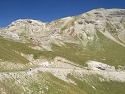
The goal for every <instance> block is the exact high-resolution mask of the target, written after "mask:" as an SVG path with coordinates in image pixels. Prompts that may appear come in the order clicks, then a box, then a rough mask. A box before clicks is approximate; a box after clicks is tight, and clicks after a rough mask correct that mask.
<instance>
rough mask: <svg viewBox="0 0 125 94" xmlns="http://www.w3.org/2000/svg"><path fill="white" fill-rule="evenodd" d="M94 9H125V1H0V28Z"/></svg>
mask: <svg viewBox="0 0 125 94" xmlns="http://www.w3.org/2000/svg"><path fill="white" fill-rule="evenodd" d="M96 8H122V9H125V0H0V27H5V26H7V25H9V24H10V23H11V22H13V21H15V20H18V19H27V18H30V19H34V20H40V21H43V22H50V21H52V20H55V19H59V18H63V17H67V16H74V15H78V14H82V13H84V12H87V11H90V10H92V9H96Z"/></svg>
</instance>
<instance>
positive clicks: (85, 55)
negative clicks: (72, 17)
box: [41, 31, 125, 66]
mask: <svg viewBox="0 0 125 94" xmlns="http://www.w3.org/2000/svg"><path fill="white" fill-rule="evenodd" d="M97 36H98V38H99V39H98V41H94V42H93V43H88V44H87V45H86V47H83V46H82V45H77V44H69V43H66V45H65V46H61V47H60V46H57V45H54V44H53V45H52V49H53V51H42V52H41V54H42V55H43V56H45V57H46V58H49V59H51V58H54V57H56V56H61V57H64V58H66V59H68V60H71V61H73V62H75V63H78V64H81V65H84V64H85V62H86V61H87V60H95V61H100V62H102V63H106V64H109V65H113V66H118V65H125V58H124V56H125V47H123V46H121V45H119V44H118V43H116V42H114V41H113V40H111V39H109V38H107V37H105V36H104V35H103V34H102V33H100V32H99V31H97Z"/></svg>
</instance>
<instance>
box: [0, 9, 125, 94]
mask: <svg viewBox="0 0 125 94" xmlns="http://www.w3.org/2000/svg"><path fill="white" fill-rule="evenodd" d="M0 53H1V54H0V71H1V72H0V84H1V86H0V93H1V94H3V93H5V94H21V93H24V94H59V93H61V94H118V93H120V94H124V93H125V91H124V87H125V72H124V70H125V9H103V8H100V9H94V10H92V11H89V12H86V13H83V14H81V15H77V16H72V17H66V18H61V19H57V20H54V21H52V22H48V23H44V22H41V21H38V20H32V19H19V20H17V21H14V22H12V23H11V24H10V25H9V26H7V27H5V28H2V29H0ZM15 88H16V89H15Z"/></svg>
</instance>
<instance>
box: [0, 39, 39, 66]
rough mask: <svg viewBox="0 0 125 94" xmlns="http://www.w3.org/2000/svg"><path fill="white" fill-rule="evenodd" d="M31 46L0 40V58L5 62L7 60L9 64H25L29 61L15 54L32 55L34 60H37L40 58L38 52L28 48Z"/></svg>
mask: <svg viewBox="0 0 125 94" xmlns="http://www.w3.org/2000/svg"><path fill="white" fill-rule="evenodd" d="M32 45H33V44H30V43H20V42H15V41H12V40H6V39H3V38H0V58H1V59H2V60H5V61H6V60H9V61H11V62H16V63H23V64H26V63H28V62H29V61H28V60H27V59H26V58H24V57H22V56H21V55H20V54H18V53H17V52H19V53H24V54H33V55H34V58H38V57H39V56H40V55H39V53H40V51H38V50H33V49H31V48H30V47H29V46H32ZM15 51H17V52H15Z"/></svg>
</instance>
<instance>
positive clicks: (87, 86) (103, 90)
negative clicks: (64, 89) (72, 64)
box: [67, 74, 125, 94]
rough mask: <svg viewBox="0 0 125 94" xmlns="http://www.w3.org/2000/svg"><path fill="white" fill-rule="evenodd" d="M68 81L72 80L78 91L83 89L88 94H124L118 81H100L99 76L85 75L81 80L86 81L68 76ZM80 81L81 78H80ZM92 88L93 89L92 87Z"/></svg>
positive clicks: (123, 84)
mask: <svg viewBox="0 0 125 94" xmlns="http://www.w3.org/2000/svg"><path fill="white" fill-rule="evenodd" d="M67 77H68V79H71V80H73V81H74V82H75V83H76V84H77V86H78V87H79V88H80V89H83V90H84V91H85V92H87V93H88V94H118V93H119V94H125V91H124V87H125V83H124V82H118V81H100V80H99V78H102V77H101V76H99V75H87V74H84V75H83V78H84V79H86V80H80V79H79V78H80V77H78V76H77V77H78V78H76V77H75V76H74V75H72V74H68V76H67ZM81 79H82V78H81ZM92 86H94V88H93V87H92Z"/></svg>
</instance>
